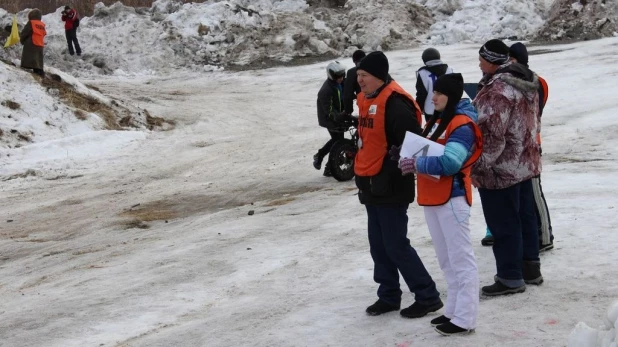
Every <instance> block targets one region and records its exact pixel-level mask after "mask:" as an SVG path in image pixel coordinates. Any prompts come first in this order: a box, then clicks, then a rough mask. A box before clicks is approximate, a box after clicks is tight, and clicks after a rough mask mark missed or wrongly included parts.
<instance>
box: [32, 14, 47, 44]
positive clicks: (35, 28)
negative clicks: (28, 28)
mask: <svg viewBox="0 0 618 347" xmlns="http://www.w3.org/2000/svg"><path fill="white" fill-rule="evenodd" d="M30 24H31V25H32V44H33V45H35V46H39V47H45V35H47V31H45V23H43V22H41V21H40V20H30Z"/></svg>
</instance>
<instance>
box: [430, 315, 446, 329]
mask: <svg viewBox="0 0 618 347" xmlns="http://www.w3.org/2000/svg"><path fill="white" fill-rule="evenodd" d="M450 321H451V319H450V318H448V317H447V316H440V317H438V318H434V319H432V320H431V322H430V323H431V326H432V327H435V326H438V325H440V324H444V323H448V322H450Z"/></svg>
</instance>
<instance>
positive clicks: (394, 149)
mask: <svg viewBox="0 0 618 347" xmlns="http://www.w3.org/2000/svg"><path fill="white" fill-rule="evenodd" d="M400 151H401V146H395V145H392V146H391V149H390V150H389V151H388V154H389V155H390V156H391V160H393V161H399V159H400V158H401V157H400V156H399V152H400Z"/></svg>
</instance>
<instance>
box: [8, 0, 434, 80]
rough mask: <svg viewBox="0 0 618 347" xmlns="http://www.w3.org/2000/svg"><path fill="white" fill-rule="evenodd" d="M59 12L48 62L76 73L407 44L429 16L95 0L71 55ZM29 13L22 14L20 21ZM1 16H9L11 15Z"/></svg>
mask: <svg viewBox="0 0 618 347" xmlns="http://www.w3.org/2000/svg"><path fill="white" fill-rule="evenodd" d="M60 11H61V9H60V8H59V9H58V10H57V11H56V12H55V13H52V14H49V15H46V16H44V17H43V20H44V22H45V23H47V26H48V36H47V39H46V40H47V42H46V64H47V65H54V66H56V67H58V68H59V69H61V70H63V71H71V72H72V73H74V74H77V75H80V74H85V75H87V74H92V73H97V74H100V73H102V74H116V75H126V74H135V73H139V74H158V73H166V72H172V71H173V69H178V68H186V69H191V70H194V71H212V70H216V69H215V68H213V66H247V67H255V66H258V67H259V66H268V64H269V63H271V62H274V63H278V64H281V63H285V62H289V61H291V60H293V59H295V58H304V57H324V58H329V57H339V56H341V55H343V54H348V53H349V52H351V51H353V50H355V49H357V48H364V49H366V50H374V49H378V48H381V49H389V48H391V49H392V48H404V47H411V46H414V45H416V44H418V43H419V42H420V39H422V38H423V37H424V36H423V35H424V34H425V33H426V32H427V30H428V29H429V26H430V25H431V24H432V22H433V21H432V19H431V15H430V13H429V11H427V10H426V9H425V8H423V7H422V6H420V5H418V4H416V3H415V2H414V1H413V0H402V1H397V2H395V1H381V0H350V1H348V3H347V4H346V6H345V7H344V8H323V7H318V8H314V7H309V6H308V5H307V3H306V2H305V1H301V0H279V1H273V0H259V1H253V0H234V1H209V2H204V3H187V4H184V3H182V2H181V1H177V0H158V1H155V2H154V3H153V5H152V7H151V8H132V7H127V6H124V5H122V4H121V3H115V4H113V5H111V6H104V5H103V4H102V3H99V4H97V5H96V7H95V11H94V15H93V16H92V17H87V18H83V19H82V21H81V25H80V28H79V30H78V38H79V40H80V43H81V46H82V49H83V52H84V53H83V55H82V57H72V56H69V55H68V54H67V52H66V50H67V49H66V41H65V38H64V29H63V23H62V22H61V21H60ZM26 14H27V13H26V11H22V12H21V13H19V15H18V17H19V22H20V23H25V22H26ZM0 17H2V14H0ZM0 20H1V22H2V23H5V22H6V23H8V22H10V15H7V14H6V13H4V18H0ZM9 52H10V53H9V55H10V58H13V59H16V58H18V57H19V54H21V50H20V49H18V48H16V49H13V50H9Z"/></svg>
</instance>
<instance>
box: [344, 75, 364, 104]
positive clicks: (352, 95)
mask: <svg viewBox="0 0 618 347" xmlns="http://www.w3.org/2000/svg"><path fill="white" fill-rule="evenodd" d="M356 77H357V76H356V67H353V68H351V69H350V70H348V73H347V74H346V76H345V81H344V82H343V106H344V107H343V109H344V110H345V112H346V113H347V114H352V113H353V112H354V100H355V99H356V95H358V93H360V91H361V89H360V86H359V85H358V81H357V78H356Z"/></svg>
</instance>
